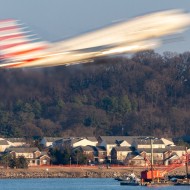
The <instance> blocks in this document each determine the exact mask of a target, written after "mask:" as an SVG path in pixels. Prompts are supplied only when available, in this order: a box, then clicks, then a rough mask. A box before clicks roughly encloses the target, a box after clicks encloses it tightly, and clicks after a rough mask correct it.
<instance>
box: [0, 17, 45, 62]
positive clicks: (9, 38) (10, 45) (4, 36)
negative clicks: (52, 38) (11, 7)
mask: <svg viewBox="0 0 190 190" xmlns="http://www.w3.org/2000/svg"><path fill="white" fill-rule="evenodd" d="M32 36H33V35H29V34H28V32H27V31H25V30H24V27H21V25H20V24H19V23H18V21H17V20H3V21H0V60H1V61H2V60H3V62H9V63H10V62H15V61H30V60H34V59H38V57H39V56H41V55H44V54H45V53H46V49H47V47H48V43H47V42H38V41H36V39H34V38H32Z"/></svg>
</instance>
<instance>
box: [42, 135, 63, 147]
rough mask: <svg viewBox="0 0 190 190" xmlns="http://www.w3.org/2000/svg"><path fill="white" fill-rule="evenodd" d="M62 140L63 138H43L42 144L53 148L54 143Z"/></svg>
mask: <svg viewBox="0 0 190 190" xmlns="http://www.w3.org/2000/svg"><path fill="white" fill-rule="evenodd" d="M60 139H62V138H61V137H43V138H42V140H41V141H40V144H41V145H43V146H44V147H50V146H52V144H53V142H55V141H57V140H60Z"/></svg>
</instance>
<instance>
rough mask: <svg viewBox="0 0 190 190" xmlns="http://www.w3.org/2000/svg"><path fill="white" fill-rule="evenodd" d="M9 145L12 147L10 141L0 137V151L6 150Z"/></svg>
mask: <svg viewBox="0 0 190 190" xmlns="http://www.w3.org/2000/svg"><path fill="white" fill-rule="evenodd" d="M8 147H10V145H9V142H8V141H7V140H5V139H3V138H0V152H4V151H5V150H6V149H7V148H8Z"/></svg>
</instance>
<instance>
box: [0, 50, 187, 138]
mask: <svg viewBox="0 0 190 190" xmlns="http://www.w3.org/2000/svg"><path fill="white" fill-rule="evenodd" d="M189 67H190V52H184V53H182V54H178V53H172V52H165V53H163V54H162V55H160V54H158V53H155V52H154V51H152V50H148V51H144V52H139V53H136V54H134V55H132V56H131V57H130V58H129V57H126V56H121V57H111V58H103V59H99V60H96V61H95V62H94V63H88V64H81V65H75V66H70V67H64V66H60V67H52V68H43V69H39V68H38V69H15V70H1V71H0V89H1V90H0V135H1V136H4V137H23V136H25V137H27V138H30V137H41V136H98V135H156V136H169V137H176V136H183V135H188V134H190V128H189V125H190V117H189V115H190V107H189V102H190V96H189V95H190V70H189Z"/></svg>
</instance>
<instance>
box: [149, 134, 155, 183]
mask: <svg viewBox="0 0 190 190" xmlns="http://www.w3.org/2000/svg"><path fill="white" fill-rule="evenodd" d="M153 141H154V140H153V138H151V137H150V148H151V178H152V181H154V174H153V165H154V160H153Z"/></svg>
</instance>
